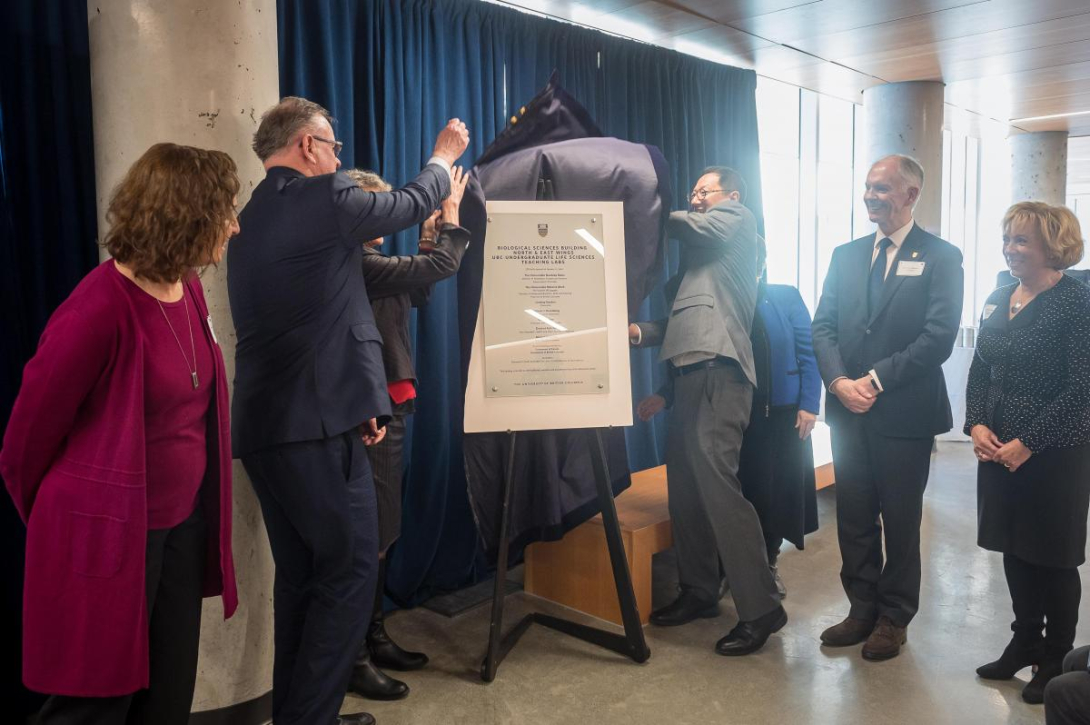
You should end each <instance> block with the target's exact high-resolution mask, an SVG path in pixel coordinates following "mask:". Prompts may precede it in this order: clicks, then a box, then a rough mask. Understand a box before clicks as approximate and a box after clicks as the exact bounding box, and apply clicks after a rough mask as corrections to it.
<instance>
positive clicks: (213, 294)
mask: <svg viewBox="0 0 1090 725" xmlns="http://www.w3.org/2000/svg"><path fill="white" fill-rule="evenodd" d="M87 14H88V23H89V31H90V48H91V92H92V103H93V112H94V137H95V181H96V185H97V189H98V211H99V229H100V232H104V231H105V230H106V221H105V211H106V205H107V203H108V201H109V197H110V193H111V192H112V190H113V188H114V186H115V185H116V184H117V183H118V182H119V181H120V180H121V177H122V176H123V175H124V173H125V171H127V170H128V168H129V166H131V165H132V163H133V162H134V161H135V160H136V159H137V158H138V157H139V156H140V155H141V154H142V153H143V152H144V151H145V150H147V148H148V147H149V146H151V145H152V144H153V143H156V142H159V141H171V142H175V143H181V144H187V145H191V146H200V147H204V148H214V149H219V150H221V151H226V152H227V153H229V154H230V155H231V157H232V158H234V160H235V163H236V164H238V167H239V177H240V179H241V181H242V189H241V192H240V193H239V202H240V204H245V203H246V201H247V200H248V199H249V196H250V192H251V190H252V189H253V187H254V185H255V184H256V183H257V182H258V181H259V180H260V179H262V178H263V177H264V175H265V174H264V171H263V169H262V166H261V163H260V162H259V161H258V159H257V157H256V156H255V155H254V153H253V151H252V150H251V149H250V141H251V138H252V136H253V133H254V130H255V129H256V128H257V121H258V120H259V119H260V116H261V112H262V111H263V110H264V109H266V108H268V107H269V106H271V105H273V104H274V103H276V101H277V100H278V96H279V80H278V67H277V46H276V0H241V1H238V2H235V1H232V2H198V1H197V0H89V2H88V3H87ZM203 281H204V288H205V294H206V295H207V297H208V303H209V308H210V311H211V313H212V319H213V323H214V325H215V328H216V331H217V334H218V336H219V340H220V344H221V345H222V347H223V354H224V357H225V359H226V362H227V377H228V380H229V381H230V380H232V379H233V378H234V350H235V335H234V325H233V324H232V322H231V315H230V310H229V307H228V303H227V284H226V281H227V276H226V268H225V263H224V264H221V265H220V268H219V269H214V268H210V269H208V270H206V272H205V274H204V277H203ZM234 492H235V504H234V555H235V568H236V571H237V573H238V584H239V599H240V605H239V609H238V612H237V614H235V616H234V617H233V618H232V619H231V620H230V621H227V622H225V621H224V620H223V608H222V604H221V602H220V600H219V599H218V598H217V599H210V600H206V603H205V608H204V621H203V626H202V632H201V657H200V663H199V671H198V675H197V691H196V695H195V697H194V702H193V709H194V710H195V711H203V710H215V709H219V708H223V707H227V706H230V705H235V704H237V703H242V702H248V701H250V700H253V699H256V698H258V697H260V696H263V695H265V694H266V693H267V692H269V690H270V689H271V688H272V658H273V637H272V584H273V564H272V556H271V555H270V553H269V546H268V539H267V537H266V535H265V529H264V525H263V523H262V518H261V511H260V509H259V507H258V504H257V500H256V498H255V496H254V493H253V489H252V488H251V487H250V483H249V481H248V480H247V478H246V475H245V472H244V471H243V469H242V466H241V465H239V464H238V463H237V462H236V465H235V469H234Z"/></svg>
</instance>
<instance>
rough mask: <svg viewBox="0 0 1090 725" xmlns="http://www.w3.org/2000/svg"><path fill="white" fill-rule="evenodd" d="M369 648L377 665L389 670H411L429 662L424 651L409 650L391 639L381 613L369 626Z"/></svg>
mask: <svg viewBox="0 0 1090 725" xmlns="http://www.w3.org/2000/svg"><path fill="white" fill-rule="evenodd" d="M367 649H368V650H369V651H370V652H371V659H372V661H374V663H375V664H376V665H378V666H379V667H385V668H386V669H389V670H399V671H401V672H410V671H412V670H419V669H420V668H421V667H423V666H424V665H426V664H428V656H427V655H426V654H424V653H423V652H407V651H406V650H403V649H401V647H399V646H398V645H397V642H394V641H393V640H392V639H390V635H389V633H388V632H387V631H386V623H385V621H384V618H383V616H382V614H381V613H379V614H377V615H375V618H374V619H372V620H371V626H370V627H368V628H367Z"/></svg>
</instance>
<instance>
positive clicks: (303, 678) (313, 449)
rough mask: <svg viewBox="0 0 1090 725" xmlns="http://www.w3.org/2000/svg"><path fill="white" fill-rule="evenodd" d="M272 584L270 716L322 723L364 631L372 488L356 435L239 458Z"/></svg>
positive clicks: (371, 561)
mask: <svg viewBox="0 0 1090 725" xmlns="http://www.w3.org/2000/svg"><path fill="white" fill-rule="evenodd" d="M242 463H243V465H244V466H245V467H246V472H247V473H248V474H249V475H250V480H251V481H252V483H253V486H254V491H256V492H257V497H258V500H259V501H260V503H261V511H262V513H263V514H264V518H265V529H266V531H267V532H268V534H269V544H270V545H271V547H272V554H273V560H274V561H275V563H276V580H275V583H274V585H273V605H274V611H275V619H274V631H275V635H274V643H275V647H276V653H275V656H274V658H273V722H275V723H276V725H329V724H331V723H333V722H334V721H335V719H336V717H337V712H338V711H339V710H340V707H341V704H342V702H343V701H344V696H345V692H346V690H347V688H348V679H349V677H350V676H351V673H352V665H353V663H354V661H355V659H356V654H357V653H358V652H359V648H360V645H361V644H362V642H363V638H364V636H365V634H366V632H367V623H368V621H369V620H370V617H371V603H372V601H373V599H374V596H375V589H374V588H375V573H376V563H377V559H378V545H377V528H378V527H377V522H376V516H375V487H374V484H373V482H372V480H371V467H370V464H369V463H368V461H367V453H366V451H365V446H364V445H363V441H361V440H360V437H359V435H358V434H357V433H356V431H350V432H347V433H344V434H341V435H338V436H334V437H332V438H325V439H322V440H316V441H303V442H299V443H285V444H282V445H277V446H271V447H269V448H264V449H262V450H260V451H257V452H255V453H250V454H248V455H246V456H243V458H242Z"/></svg>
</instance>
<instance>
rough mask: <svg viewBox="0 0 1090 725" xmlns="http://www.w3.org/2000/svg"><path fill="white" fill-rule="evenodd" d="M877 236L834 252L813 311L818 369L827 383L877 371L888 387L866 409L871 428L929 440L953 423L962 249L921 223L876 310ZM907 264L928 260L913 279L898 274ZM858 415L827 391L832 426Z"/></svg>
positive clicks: (907, 240)
mask: <svg viewBox="0 0 1090 725" xmlns="http://www.w3.org/2000/svg"><path fill="white" fill-rule="evenodd" d="M874 239H875V235H874V234H868V235H867V236H865V237H861V238H859V239H856V240H855V241H852V242H849V243H848V244H843V245H841V246H839V247H837V248H836V249H835V250H834V251H833V259H832V262H831V263H830V264H829V273H828V275H827V276H826V277H825V286H824V288H823V289H822V292H821V301H820V302H819V303H818V308H817V312H816V313H815V314H814V324H813V336H814V354H815V355H816V356H817V361H818V369H819V370H821V377H822V379H823V380H824V381H825V385H826V386H828V385H830V384H831V383H832V382H833V381H834V380H836V379H837V378H839V377H842V376H844V377H849V378H859V377H862V376H863V375H866V374H867V372H868V371H870V370H871V369H873V370H874V372H875V373H876V374H877V375H878V379H879V380H880V381H881V382H882V387H883V388H884V392H883V393H881V394H880V395H879V396H878V398H877V399H876V400H875V402H874V406H873V407H872V408H871V409H870V411H869V412H867V413H864V416H865V417H866V420H867V425H869V426H872V427H873V429H874V430H875V431H877V432H878V433H879V434H881V435H884V436H887V437H891V438H930V437H932V436H935V435H938V434H939V433H945V432H946V431H948V430H950V428H951V427H953V419H952V417H951V414H950V399H949V398H948V397H947V394H946V381H945V379H944V378H943V375H942V364H943V362H945V360H946V358H948V357H950V352H951V351H952V350H953V348H954V340H955V339H956V338H957V334H958V327H959V326H960V325H961V305H962V297H963V286H964V277H965V273H964V271H963V270H962V266H961V250H959V249H958V248H957V247H955V246H954V245H952V244H950V243H949V242H946V241H943V240H942V239H939V238H938V237H936V236H935V235H934V234H931V233H929V232H927V231H924V229H923V228H921V227H920V226H919V225H914V226H913V227H912V230H911V231H910V232H909V233H908V236H907V237H906V238H905V241H904V244H902V245H901V249H900V250H899V251H898V252H897V257H896V259H895V260H894V262H893V267H892V268H891V269H890V271H889V275H888V276H887V277H886V283H885V286H884V287H883V289H882V296H881V298H880V299H879V301H878V303H877V304H876V305H875V306H874V308H873V309H870V308H869V306H868V304H867V283H868V279H869V276H870V268H871V256H872V255H873V252H874ZM902 262H908V263H917V264H918V263H922V264H923V269H922V270H920V272H919V274H916V275H914V276H913V275H909V274H904V273H902V274H898V271H899V269H900V268H899V265H900V264H901V263H902ZM908 266H913V265H911V264H910V265H908ZM907 271H908V270H907V269H906V270H903V272H907ZM853 415H855V414H854V413H852V412H850V411H849V410H848V409H847V408H845V407H844V406H843V405H842V404H841V403H840V399H839V398H837V397H836V396H835V395H832V394H829V395H826V396H825V417H826V420H827V421H828V422H829V424H830V425H833V426H836V425H837V424H838V423H841V422H844V421H846V420H848V419H849V417H850V416H853Z"/></svg>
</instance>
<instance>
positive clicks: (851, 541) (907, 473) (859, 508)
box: [832, 415, 934, 627]
mask: <svg viewBox="0 0 1090 725" xmlns="http://www.w3.org/2000/svg"><path fill="white" fill-rule="evenodd" d="M832 442H833V467H834V468H835V470H836V523H837V538H838V539H839V542H840V555H841V558H842V560H843V565H842V567H841V570H840V580H841V583H842V584H843V586H844V591H845V593H846V594H847V595H848V601H849V602H850V603H851V611H850V613H849V616H851V617H854V618H856V619H865V620H871V621H873V620H875V619H877V618H878V617H880V616H886V617H888V618H889V619H890V620H891V621H892V622H893V623H894V624H895V625H897V626H899V627H907V626H908V623H909V622H910V621H912V618H913V617H914V616H915V615H916V611H917V610H918V609H919V605H920V578H921V563H920V522H921V520H922V517H923V493H924V489H925V488H926V487H927V476H928V473H929V471H930V468H931V448H932V446H933V444H934V439H933V438H890V437H887V436H883V435H880V434H878V433H876V432H875V431H874V430H873V428H872V427H871V426H870V425H868V423H867V419H866V416H865V415H853V416H852V417H851V418H849V419H847V420H844V421H840V422H838V423H837V424H836V425H835V426H833V429H832ZM883 537H884V538H885V547H884V549H885V557H884V558H883V555H882V553H883Z"/></svg>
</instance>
